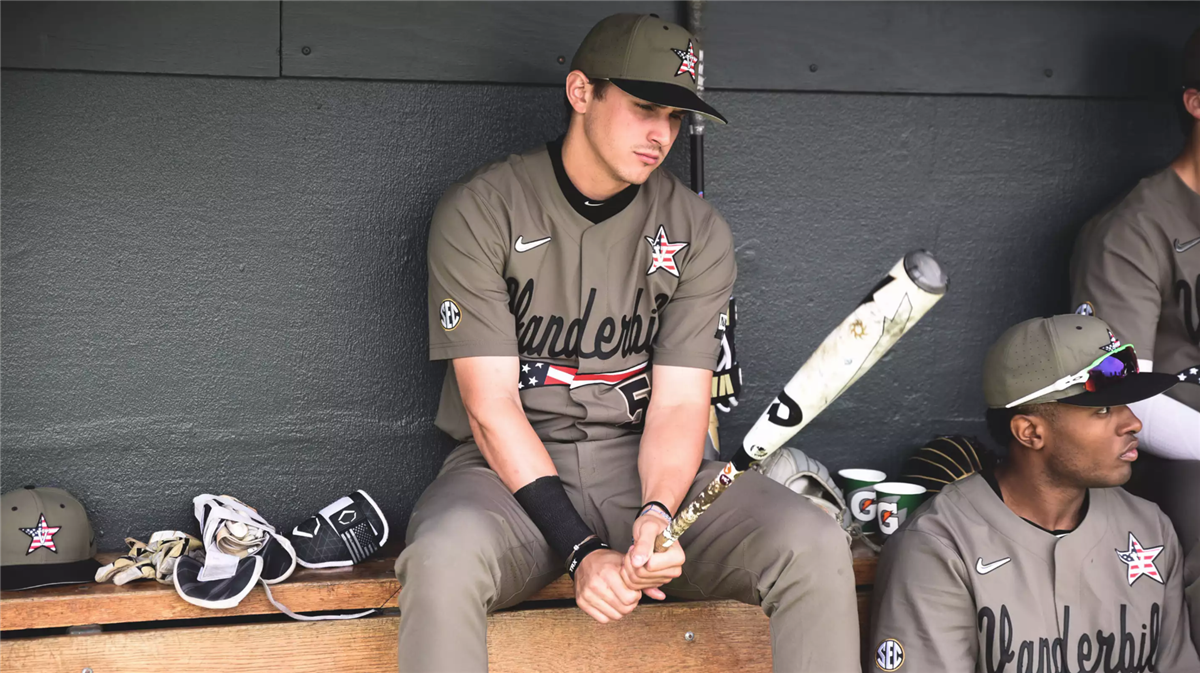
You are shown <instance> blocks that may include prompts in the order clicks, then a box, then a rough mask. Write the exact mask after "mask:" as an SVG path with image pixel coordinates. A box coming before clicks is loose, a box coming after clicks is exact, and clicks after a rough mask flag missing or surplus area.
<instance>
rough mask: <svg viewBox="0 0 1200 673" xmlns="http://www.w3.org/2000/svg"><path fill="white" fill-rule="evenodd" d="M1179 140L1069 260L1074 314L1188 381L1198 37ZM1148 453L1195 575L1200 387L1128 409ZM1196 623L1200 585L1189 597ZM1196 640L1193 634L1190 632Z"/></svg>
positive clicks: (1191, 50)
mask: <svg viewBox="0 0 1200 673" xmlns="http://www.w3.org/2000/svg"><path fill="white" fill-rule="evenodd" d="M1182 73H1183V79H1182V87H1181V88H1182V94H1181V97H1180V100H1181V102H1182V106H1181V107H1182V121H1183V128H1184V133H1185V135H1186V136H1187V138H1186V140H1185V142H1184V147H1183V151H1182V152H1180V154H1179V156H1178V157H1176V158H1175V160H1174V161H1172V162H1171V164H1170V165H1169V166H1167V167H1165V168H1163V169H1162V170H1161V171H1159V172H1157V173H1155V174H1154V175H1151V176H1149V177H1147V178H1145V179H1144V180H1142V181H1141V182H1139V183H1138V184H1137V186H1136V187H1134V188H1133V190H1132V191H1131V192H1129V194H1127V195H1126V196H1125V197H1124V198H1122V199H1121V201H1120V202H1118V203H1117V204H1116V205H1114V206H1113V207H1111V208H1109V209H1108V210H1106V211H1104V212H1103V213H1100V214H1099V215H1097V216H1096V218H1095V219H1093V220H1092V221H1091V222H1089V223H1088V224H1087V225H1086V226H1085V227H1084V229H1083V231H1082V233H1081V234H1080V236H1079V240H1078V241H1077V242H1076V244H1075V252H1074V255H1073V256H1072V258H1071V296H1072V302H1073V305H1074V306H1077V307H1078V308H1077V309H1076V310H1077V311H1079V312H1083V313H1088V314H1095V315H1096V316H1098V317H1100V318H1102V319H1103V320H1105V321H1107V322H1108V324H1110V325H1111V326H1112V328H1113V331H1114V332H1115V333H1116V334H1117V336H1118V337H1120V338H1122V339H1126V340H1130V341H1133V342H1134V343H1136V344H1138V346H1139V351H1140V354H1141V357H1142V358H1144V360H1143V362H1142V363H1141V364H1142V368H1143V369H1145V370H1147V371H1149V370H1153V371H1159V372H1166V373H1169V374H1176V375H1177V376H1179V377H1181V378H1183V379H1185V380H1189V381H1195V380H1196V375H1197V374H1198V373H1200V372H1198V371H1197V369H1198V368H1200V29H1198V30H1196V31H1195V32H1193V33H1192V36H1191V37H1190V38H1189V39H1188V41H1187V44H1186V45H1184V54H1183V68H1182ZM1132 408H1133V410H1134V413H1136V414H1137V415H1138V417H1139V418H1140V419H1141V420H1142V424H1143V429H1142V432H1141V433H1140V434H1139V435H1138V437H1139V439H1140V440H1141V443H1142V446H1143V447H1144V448H1145V450H1146V451H1148V452H1150V453H1152V454H1155V455H1157V456H1161V457H1163V458H1167V459H1171V460H1172V461H1173V462H1172V463H1170V464H1166V465H1156V466H1152V467H1151V472H1152V473H1153V474H1155V475H1156V479H1155V480H1156V481H1158V482H1159V483H1158V484H1157V485H1156V486H1157V488H1156V491H1157V493H1156V495H1155V498H1156V499H1157V500H1158V502H1159V503H1160V504H1161V505H1162V507H1163V509H1164V510H1166V512H1167V513H1168V514H1169V515H1170V516H1171V518H1172V519H1173V521H1174V523H1175V526H1176V530H1178V531H1179V534H1180V536H1181V539H1182V542H1183V543H1184V549H1185V550H1186V549H1188V548H1189V546H1188V545H1193V546H1191V551H1190V552H1189V553H1190V555H1191V556H1192V557H1195V558H1196V566H1197V567H1198V570H1197V574H1200V541H1197V540H1198V539H1200V386H1197V385H1191V384H1190V383H1189V384H1186V385H1178V386H1175V388H1174V389H1172V390H1171V391H1169V392H1168V393H1167V394H1166V395H1162V396H1159V397H1155V398H1152V399H1149V400H1145V401H1142V402H1138V403H1136V404H1134V405H1132ZM1189 596H1190V598H1189V600H1190V605H1191V613H1192V621H1193V622H1195V623H1200V585H1198V586H1196V587H1195V588H1194V589H1193V590H1191V591H1190V592H1189ZM1196 628H1197V633H1200V626H1197V627H1196Z"/></svg>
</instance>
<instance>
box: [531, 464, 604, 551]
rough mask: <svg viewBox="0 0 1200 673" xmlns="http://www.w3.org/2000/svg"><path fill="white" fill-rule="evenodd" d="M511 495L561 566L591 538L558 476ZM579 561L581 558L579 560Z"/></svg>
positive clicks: (589, 530) (545, 479)
mask: <svg viewBox="0 0 1200 673" xmlns="http://www.w3.org/2000/svg"><path fill="white" fill-rule="evenodd" d="M513 496H514V497H515V498H516V499H517V502H518V503H520V505H521V507H522V508H523V509H524V510H525V513H526V514H528V515H529V518H530V519H532V520H533V523H534V525H536V526H537V527H538V530H540V531H541V532H542V536H543V537H545V538H546V543H547V544H549V545H550V548H551V549H553V550H554V553H555V554H558V557H559V558H560V559H563V561H564V563H565V562H566V560H567V559H569V558H570V557H571V554H572V553H573V552H575V550H576V547H578V546H579V545H580V544H582V543H583V541H584V540H586V539H587V538H589V537H591V536H592V535H593V533H592V529H591V528H588V525H587V524H586V523H585V522H584V520H583V517H581V516H579V512H577V511H575V506H574V505H572V504H571V499H570V498H569V497H567V489H565V488H564V487H563V484H562V480H561V479H559V478H558V476H557V475H550V476H546V477H540V478H538V479H535V480H533V481H532V482H530V483H528V484H526V485H524V486H522V487H521V488H519V489H518V490H517V492H516V493H513ZM606 548H607V547H606ZM590 551H594V550H590ZM582 559H583V557H582V556H580V557H579V560H582Z"/></svg>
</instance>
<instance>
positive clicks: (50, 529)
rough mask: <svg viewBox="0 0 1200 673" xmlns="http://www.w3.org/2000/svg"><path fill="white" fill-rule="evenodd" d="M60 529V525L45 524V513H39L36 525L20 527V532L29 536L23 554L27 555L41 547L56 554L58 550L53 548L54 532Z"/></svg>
mask: <svg viewBox="0 0 1200 673" xmlns="http://www.w3.org/2000/svg"><path fill="white" fill-rule="evenodd" d="M60 529H62V526H47V525H46V515H45V514H42V515H40V517H39V518H38V524H37V526H35V527H33V528H22V529H21V532H22V533H24V534H26V535H28V536H29V537H30V540H29V549H27V550H26V551H25V555H26V556H28V555H29V554H32V553H33V551H34V550H35V549H41V548H42V547H45V548H46V549H49V550H50V551H52V552H54V553H55V554H57V553H58V550H57V549H55V548H54V534H55V533H57V532H58V531H59V530H60Z"/></svg>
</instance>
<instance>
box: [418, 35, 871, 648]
mask: <svg viewBox="0 0 1200 673" xmlns="http://www.w3.org/2000/svg"><path fill="white" fill-rule="evenodd" d="M698 52H699V45H698V44H696V40H695V38H694V37H693V36H692V35H690V34H689V33H688V32H687V31H686V30H684V29H683V28H681V27H679V26H677V25H675V24H672V23H668V22H666V21H663V20H661V19H659V18H657V17H654V16H640V15H632V14H620V15H616V16H612V17H609V18H607V19H605V20H603V21H601V22H600V23H599V24H597V25H596V26H595V27H594V28H593V29H592V31H591V32H590V33H589V34H588V36H587V38H585V40H584V42H583V44H582V45H581V46H580V48H579V51H578V52H577V53H576V55H575V57H574V60H573V61H572V65H571V73H570V74H569V75H568V76H567V80H566V87H565V92H566V96H567V100H568V103H569V105H570V107H571V111H572V112H571V120H570V123H569V127H568V130H567V133H566V135H565V136H564V137H563V138H560V139H559V140H556V141H554V142H551V143H549V144H547V145H545V146H542V147H538V148H535V149H533V150H531V151H529V152H526V153H525V154H521V155H513V156H510V157H508V158H507V159H505V160H503V161H499V162H497V163H494V164H491V165H489V166H485V167H483V168H481V169H479V170H477V171H476V172H475V173H474V174H472V175H470V176H468V177H466V178H464V179H463V180H461V181H460V182H458V183H456V184H454V185H452V186H451V187H450V188H449V189H448V190H447V192H446V194H445V195H444V196H443V198H442V200H441V202H440V203H439V205H438V207H437V210H436V212H435V214H434V218H433V224H432V228H431V230H430V234H429V334H430V357H431V358H433V359H435V360H451V361H452V362H451V366H450V367H449V368H448V369H447V373H446V380H445V385H444V387H443V390H442V397H441V402H440V407H439V410H438V416H437V425H438V427H439V428H441V429H442V430H444V431H446V432H447V433H448V434H450V435H451V436H453V437H454V438H455V439H456V440H458V441H459V442H460V444H459V446H458V447H457V448H456V449H455V450H454V451H453V452H452V453H451V454H450V456H449V457H448V458H447V459H446V462H445V464H444V466H443V468H442V471H441V473H440V474H439V475H438V478H437V479H436V480H435V481H434V483H433V484H432V485H431V486H430V487H429V488H428V489H427V490H426V492H425V493H424V494H423V495H422V497H421V499H420V500H419V501H418V503H417V505H416V508H415V510H414V513H413V516H412V519H411V521H410V522H409V527H408V533H407V543H408V544H407V547H406V548H405V550H404V552H403V553H402V554H401V556H400V558H399V560H398V561H397V564H396V572H397V575H398V577H399V578H400V581H401V583H402V584H403V586H404V591H403V592H401V594H400V608H401V612H402V613H403V615H404V618H403V619H402V620H401V622H400V639H399V641H400V642H399V647H400V653H399V654H400V657H399V659H400V668H401V670H404V671H427V670H452V671H479V670H483V669H485V668H486V667H487V648H486V632H487V622H486V613H487V612H490V611H493V610H496V609H499V608H503V607H507V606H511V605H514V604H516V603H519V602H520V601H522V600H524V599H526V598H528V597H529V596H531V595H532V594H533V593H534V592H536V591H537V590H538V589H539V588H541V587H543V586H544V585H546V584H547V583H549V582H551V581H552V580H554V579H555V578H557V577H558V576H560V575H561V574H562V573H563V571H564V569H565V570H567V571H568V572H569V573H571V574H572V577H573V580H574V586H575V596H576V603H577V604H578V606H579V607H580V608H581V609H583V610H584V611H585V612H586V613H587V614H588V615H590V616H592V617H593V618H595V619H596V620H597V621H599V622H602V623H603V622H608V621H611V620H617V619H620V618H621V617H622V616H624V615H626V614H628V613H629V612H631V611H632V610H634V609H635V608H636V607H637V605H638V600H639V599H640V598H641V596H642V595H643V593H644V594H645V595H647V596H649V597H651V598H655V599H661V598H664V597H665V595H666V594H671V595H673V596H680V597H689V598H703V597H724V598H732V599H737V600H741V601H743V602H747V603H752V604H756V605H761V606H762V608H763V611H764V612H765V613H766V614H767V615H768V616H769V617H770V619H771V636H772V649H773V654H774V662H775V668H776V670H779V671H851V670H855V671H856V670H858V626H857V612H856V607H855V592H854V575H853V572H852V567H851V558H850V551H849V545H848V538H847V536H846V534H845V533H844V532H843V531H842V530H841V528H840V527H839V526H837V524H836V523H835V522H834V521H833V519H832V518H831V517H829V516H828V515H826V514H825V513H824V512H822V511H821V510H819V509H818V508H816V507H815V506H813V505H811V504H808V503H807V501H806V500H805V499H803V498H797V497H795V494H794V493H792V492H791V491H789V490H788V489H787V488H785V487H784V486H782V485H780V484H778V483H776V482H773V481H771V480H770V479H767V478H766V477H764V476H763V475H761V474H756V473H752V474H749V475H747V476H746V477H745V481H742V480H739V481H738V483H737V484H735V485H734V486H733V487H732V488H731V489H730V490H729V491H728V492H727V493H726V494H725V496H724V497H722V498H721V499H720V501H718V503H717V504H716V505H714V506H713V508H712V509H711V510H710V511H709V512H708V513H707V514H706V515H705V516H704V517H702V518H701V519H700V521H699V522H698V523H696V524H695V525H694V526H693V527H692V528H691V529H690V530H689V532H688V534H687V535H685V536H684V537H683V538H682V539H681V541H680V544H678V545H675V546H673V547H671V548H670V549H669V550H668V551H666V552H663V553H653V541H654V538H655V537H656V536H657V535H658V534H659V533H660V532H661V531H662V530H663V529H664V528H665V527H666V524H667V522H668V520H669V517H670V514H671V513H672V512H674V511H675V510H677V509H678V507H679V506H680V504H681V503H682V502H684V500H685V498H690V497H693V496H694V495H695V494H696V493H698V492H699V491H700V490H701V489H702V488H703V487H704V486H705V485H707V484H708V483H709V481H711V480H712V479H713V478H714V477H715V476H716V473H717V471H718V470H720V468H721V467H722V464H720V463H717V462H714V461H702V452H703V450H704V442H705V435H706V431H707V428H708V418H709V401H710V394H711V386H710V383H711V378H712V369H713V368H714V366H715V365H716V364H717V355H718V350H719V348H720V344H721V337H722V331H723V329H724V326H725V324H726V318H727V314H726V311H727V308H726V307H727V304H728V300H729V297H730V292H731V290H732V287H733V282H734V277H735V265H734V252H733V241H732V236H731V234H730V230H729V226H728V224H726V222H725V221H724V220H723V219H722V218H721V216H720V215H719V214H718V213H717V212H716V211H715V210H714V209H713V208H712V206H711V205H709V204H708V203H706V202H705V201H704V200H703V199H701V198H700V197H698V196H697V195H695V194H693V193H692V192H690V191H689V190H688V189H687V188H686V187H685V186H684V185H683V184H681V183H680V182H679V180H677V179H676V178H675V177H673V176H671V175H670V174H668V173H667V172H666V171H663V170H660V166H661V164H662V162H663V160H664V159H665V158H666V155H667V152H668V151H669V150H670V149H671V146H672V144H673V143H674V141H675V138H676V135H677V134H678V132H679V128H680V124H681V118H682V116H683V115H684V114H685V111H688V110H690V111H697V112H700V113H703V114H705V115H707V116H709V117H711V118H713V119H716V120H718V121H724V119H723V118H722V117H721V116H720V114H719V113H717V111H716V110H714V109H713V108H712V107H710V106H708V105H707V104H705V103H704V102H703V101H701V100H700V99H699V98H698V97H697V96H696V94H695V90H696V66H697V53H698ZM631 542H632V543H633V544H632V546H631ZM627 550H628V551H627ZM664 635H665V634H664ZM562 646H563V647H564V648H568V647H586V645H581V644H567V643H563V644H562ZM613 664H614V665H617V664H618V662H616V661H614V662H613ZM552 667H553V666H552ZM618 667H619V666H618Z"/></svg>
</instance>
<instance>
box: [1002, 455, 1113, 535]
mask: <svg viewBox="0 0 1200 673" xmlns="http://www.w3.org/2000/svg"><path fill="white" fill-rule="evenodd" d="M980 474H981V475H983V478H984V479H985V480H986V481H987V483H988V486H991V487H992V490H993V491H995V492H996V497H997V498H1000V502H1004V494H1003V493H1001V492H1000V482H999V481H997V480H996V470H995V468H992V467H985V468H984V469H983V470H982V471H980ZM1091 499H1092V494H1091V491H1084V492H1083V507H1082V508H1081V509H1080V512H1079V524H1076V525H1075V528H1071V529H1068V530H1049V529H1047V528H1042V527H1041V526H1039V525H1037V524H1036V523H1034V522H1032V521H1030V520H1029V519H1026V518H1025V517H1021V520H1022V521H1024V522H1025V523H1027V524H1029V525H1030V526H1033V527H1034V528H1037V529H1038V530H1044V531H1046V532H1047V533H1049V534H1051V535H1053V536H1054V537H1062V536H1064V535H1066V534H1067V533H1070V532H1072V531H1074V530H1075V529H1076V528H1079V525H1080V524H1082V523H1083V520H1084V518H1085V517H1087V513H1088V504H1089V503H1090V502H1091Z"/></svg>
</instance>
